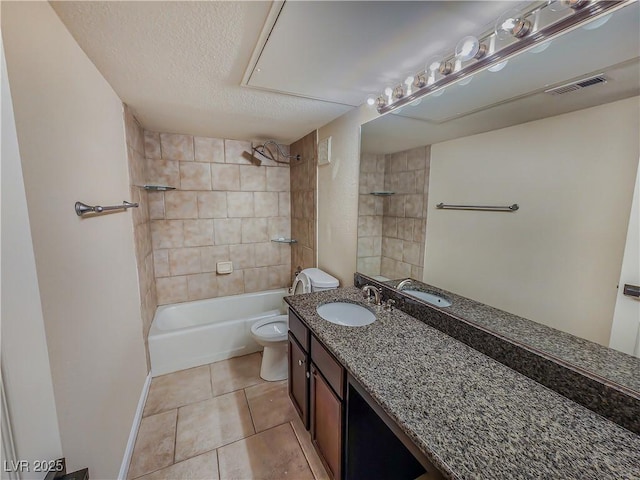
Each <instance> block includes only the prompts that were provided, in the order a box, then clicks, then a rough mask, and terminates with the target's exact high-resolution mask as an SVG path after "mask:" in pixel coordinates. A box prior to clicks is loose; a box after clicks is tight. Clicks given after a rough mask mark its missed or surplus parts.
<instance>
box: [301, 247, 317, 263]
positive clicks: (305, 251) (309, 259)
mask: <svg viewBox="0 0 640 480" xmlns="http://www.w3.org/2000/svg"><path fill="white" fill-rule="evenodd" d="M315 266H316V259H315V252H314V251H313V249H311V248H308V247H302V268H310V267H315Z"/></svg>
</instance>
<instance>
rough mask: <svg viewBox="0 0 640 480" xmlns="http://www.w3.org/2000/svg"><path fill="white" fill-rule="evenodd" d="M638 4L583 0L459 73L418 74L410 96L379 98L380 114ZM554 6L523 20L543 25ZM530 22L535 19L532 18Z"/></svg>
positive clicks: (485, 38)
mask: <svg viewBox="0 0 640 480" xmlns="http://www.w3.org/2000/svg"><path fill="white" fill-rule="evenodd" d="M556 1H558V2H560V1H563V0H556ZM637 1H638V0H612V1H608V0H591V1H590V2H589V3H588V4H587V2H586V1H584V2H582V3H581V4H580V6H579V7H573V6H572V7H571V8H569V9H568V10H567V12H566V16H565V17H564V18H562V19H560V20H558V21H555V22H552V23H549V24H548V25H545V26H542V27H541V26H540V25H538V26H537V29H536V28H535V27H534V28H533V29H534V30H535V31H533V32H532V33H529V32H527V34H526V35H525V36H523V37H522V38H519V39H518V38H515V37H514V38H513V41H512V42H511V43H509V44H508V45H506V46H504V47H502V48H500V49H498V50H496V51H495V52H492V53H487V54H485V55H484V56H482V57H480V59H478V60H477V61H475V62H473V63H471V64H469V65H467V66H465V67H463V68H461V69H460V70H458V71H451V72H448V73H446V74H444V72H441V73H442V74H443V75H444V76H443V77H442V78H440V79H438V80H436V81H434V82H433V83H431V84H429V82H428V81H427V79H428V77H429V72H426V71H423V72H419V73H418V74H417V75H416V76H415V82H414V84H413V86H414V87H415V90H414V91H412V92H410V93H409V92H407V94H406V95H402V96H397V95H385V94H382V95H380V96H379V97H378V98H377V100H376V106H377V110H378V113H380V114H384V113H388V112H392V111H394V110H397V109H399V108H401V107H403V106H404V105H408V104H410V103H413V102H415V101H416V100H418V99H420V98H422V97H425V96H427V95H430V94H432V93H434V92H437V91H439V90H442V89H443V88H445V87H446V86H448V85H451V84H453V83H456V82H458V81H460V80H462V79H463V78H465V77H469V76H471V75H473V74H475V73H478V72H480V71H483V70H486V69H488V68H490V67H492V66H495V65H497V64H499V63H502V62H505V61H506V60H508V59H510V58H512V57H514V56H516V55H518V54H520V53H522V52H524V51H526V50H529V49H531V48H533V47H534V46H535V45H537V44H538V43H541V42H544V41H550V40H552V39H554V38H557V37H559V36H561V35H564V34H565V33H568V32H570V31H572V30H574V29H576V28H578V27H580V26H582V24H584V23H586V22H587V21H589V20H593V19H595V18H598V17H602V16H604V15H608V14H610V13H612V12H614V11H616V10H619V9H621V8H624V7H626V6H628V5H631V4H633V3H635V2H637ZM574 3H575V2H574ZM552 4H553V3H549V4H547V3H545V4H543V5H542V6H541V7H540V6H539V5H540V3H539V2H535V3H534V4H532V6H531V7H530V8H529V9H525V10H523V13H522V18H523V19H524V18H525V17H535V16H537V18H535V21H534V25H535V23H543V22H542V20H541V19H540V16H541V15H540V14H541V12H543V11H544V10H545V9H546V8H547V7H548V6H549V5H552ZM531 20H534V19H533V18H532V19H531ZM495 37H496V35H495V33H490V34H488V35H485V36H483V37H481V38H480V43H481V44H482V43H485V44H486V43H488V42H491V41H496V40H497V38H495ZM455 61H456V58H455V56H454V55H450V56H448V57H444V58H443V59H442V63H443V64H445V63H447V62H449V63H451V62H455ZM398 88H402V84H400V85H399V86H397V87H395V88H394V89H392V90H391V91H392V92H394V91H395V90H397V89H398Z"/></svg>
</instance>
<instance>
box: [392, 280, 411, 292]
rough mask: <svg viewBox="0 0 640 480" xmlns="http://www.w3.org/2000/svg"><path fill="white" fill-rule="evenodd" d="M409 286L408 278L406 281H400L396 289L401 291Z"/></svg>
mask: <svg viewBox="0 0 640 480" xmlns="http://www.w3.org/2000/svg"><path fill="white" fill-rule="evenodd" d="M410 284H411V279H410V278H407V279H405V280H402V281H401V282H400V283H399V284H398V286H397V287H396V288H397V289H398V290H400V291H402V289H403V288H404V287H406V286H407V285H410Z"/></svg>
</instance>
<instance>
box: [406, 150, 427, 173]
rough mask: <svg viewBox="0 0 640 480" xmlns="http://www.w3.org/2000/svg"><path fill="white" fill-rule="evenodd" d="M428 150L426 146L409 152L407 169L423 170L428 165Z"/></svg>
mask: <svg viewBox="0 0 640 480" xmlns="http://www.w3.org/2000/svg"><path fill="white" fill-rule="evenodd" d="M426 164H427V152H426V149H425V147H417V148H414V149H412V150H409V151H408V152H407V169H408V170H421V169H424V168H425V167H426Z"/></svg>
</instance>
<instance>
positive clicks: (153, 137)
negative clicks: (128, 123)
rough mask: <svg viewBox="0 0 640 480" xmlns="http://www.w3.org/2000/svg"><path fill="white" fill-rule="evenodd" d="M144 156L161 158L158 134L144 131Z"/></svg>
mask: <svg viewBox="0 0 640 480" xmlns="http://www.w3.org/2000/svg"><path fill="white" fill-rule="evenodd" d="M144 156H145V157H146V158H155V159H159V158H162V154H161V151H160V134H159V133H156V132H147V131H146V130H145V132H144Z"/></svg>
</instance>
